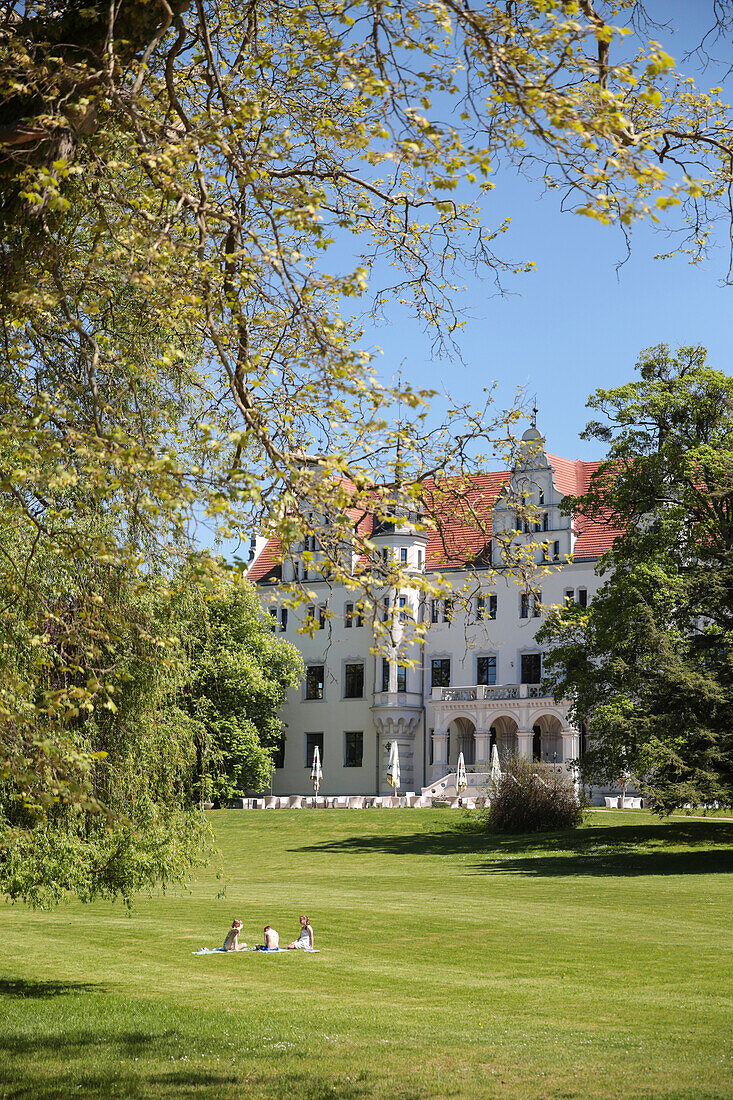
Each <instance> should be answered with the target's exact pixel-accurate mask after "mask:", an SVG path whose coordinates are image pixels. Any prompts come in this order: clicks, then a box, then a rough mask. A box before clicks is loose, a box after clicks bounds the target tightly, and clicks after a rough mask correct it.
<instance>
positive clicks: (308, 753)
mask: <svg viewBox="0 0 733 1100" xmlns="http://www.w3.org/2000/svg"><path fill="white" fill-rule="evenodd" d="M316 748H317V749H318V755H319V757H320V758H321V763H323V734H322V733H306V735H305V766H306V768H311V767H312V766H313V754H314V752H315V751H316Z"/></svg>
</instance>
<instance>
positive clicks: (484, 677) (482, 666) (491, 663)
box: [476, 657, 496, 685]
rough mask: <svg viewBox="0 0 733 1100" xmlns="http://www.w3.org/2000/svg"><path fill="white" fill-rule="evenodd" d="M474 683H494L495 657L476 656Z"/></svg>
mask: <svg viewBox="0 0 733 1100" xmlns="http://www.w3.org/2000/svg"><path fill="white" fill-rule="evenodd" d="M476 683H477V684H486V685H490V684H495V683H496V657H477V658H476Z"/></svg>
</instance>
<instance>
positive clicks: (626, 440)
mask: <svg viewBox="0 0 733 1100" xmlns="http://www.w3.org/2000/svg"><path fill="white" fill-rule="evenodd" d="M638 369H639V372H640V378H639V380H638V381H636V382H632V383H629V384H628V385H626V386H622V387H620V388H618V389H614V390H599V391H597V392H596V393H595V394H594V395H593V397H592V398H591V400H590V402H589V404H590V407H591V408H592V409H594V410H597V411H598V412H600V413H601V414H602V415H603V418H604V419H602V420H598V421H593V422H592V423H590V424H589V425H588V427H587V429H586V433H585V434H586V436H587V437H589V438H594V439H600V440H603V441H605V442H606V443H607V444H608V457H607V459H606V461H605V462H604V463H603V464H602V465H601V467H600V469H599V471H598V473H597V475H595V476H594V478H593V481H592V483H591V487H590V490H589V492H588V494H587V495H586V496H584V497H580V498H573V499H572V500H570V499H569V500H568V501H567V502H566V504H565V507H566V508H568V509H575V508H579V509H580V510H581V511H583V512H584V513H585V514H586V515H589V516H592V517H594V518H596V519H599V520H601V521H603V522H609V523H611V524H612V525H613V526H615V527H617V528H618V529H619V530H620V531H621V532H622V534H621V535H620V536H619V537H618V538H617V540H616V541H615V543H614V545H613V547H612V548H611V550H610V551H609V552H608V553H607V554H606V555H605V557H604V558H603V559H602V561H601V564H600V570H601V572H602V574H603V575H605V576H607V579H606V581H605V583H604V584H603V586H602V587H601V589H600V590H599V592H598V594H597V595H596V596H595V597H594V599H593V600H592V602H591V604H590V605H589V606H588V607H587V608H581V607H578V606H572V607H567V608H562V609H559V610H556V611H554V612H553V613H552V614H551V615H550V616H549V618H548V621H547V623H546V624H545V626H544V627H543V630H542V632H541V634H540V640H541V641H543V642H544V643H545V644H548V643H549V649H548V653H547V658H546V664H545V668H546V673H547V679H548V681H549V683H550V684H551V686H552V688H553V690H554V692H555V694H556V696H557V697H562V698H570V699H571V700H572V709H573V712H574V717H575V719H576V721H578V722H583V721H584V722H586V723H587V725H588V728H589V732H590V734H591V742H590V747H589V750H588V753H587V755H586V756H585V758H584V760H583V769H584V772H585V774H586V778H588V779H589V780H598V781H608V780H611V781H612V782H616V781H617V780H618V778H619V777H620V776H621V775H622V774H624V773H631V774H633V775H635V777H636V778H637V780H638V781H639V782H640V783H641V785H642V788H643V789H644V790H645V791H647V792H648V793H649V794H650V795H651V797H652V798H653V800H654V803H655V805H656V806H657V807H658V808H660V809H662V810H665V811H669V810H670V809H672V808H674V807H676V806H679V805H684V804H685V803H688V802H690V803H693V804H700V803H709V802H715V801H720V802H724V803H726V804H730V803H731V802H732V801H733V728H732V726H731V715H733V379H732V378H731V377H730V376H728V375H726V374H724V373H723V372H722V371H719V370H715V369H713V368H712V367H710V366H708V364H707V361H706V353H705V350H704V349H703V348H680V349H679V351H677V353H676V354H672V353H671V352H670V350H669V348H667V347H666V346H664V345H660V346H659V347H656V348H651V349H649V350H648V351H647V352H645V353H644V354H643V356H642V358H641V360H640V362H639V364H638Z"/></svg>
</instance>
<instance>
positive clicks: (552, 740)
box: [532, 714, 563, 764]
mask: <svg viewBox="0 0 733 1100" xmlns="http://www.w3.org/2000/svg"><path fill="white" fill-rule="evenodd" d="M532 732H533V734H534V736H533V738H532V755H533V756H534V758H535V760H542V761H543V762H544V763H545V764H562V762H563V754H562V723H561V722H560V719H559V718H558V717H557V716H556V715H554V714H541V715H540V716H539V717H538V718H537V719H536V721H535V723H534V725H533V727H532Z"/></svg>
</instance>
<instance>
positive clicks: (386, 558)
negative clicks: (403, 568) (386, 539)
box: [382, 546, 389, 566]
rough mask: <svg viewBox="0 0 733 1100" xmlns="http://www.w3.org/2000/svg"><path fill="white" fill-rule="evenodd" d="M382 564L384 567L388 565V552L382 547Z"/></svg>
mask: <svg viewBox="0 0 733 1100" xmlns="http://www.w3.org/2000/svg"><path fill="white" fill-rule="evenodd" d="M382 562H383V563H384V565H385V566H388V565H389V550H388V549H387V547H386V546H383V547H382Z"/></svg>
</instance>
